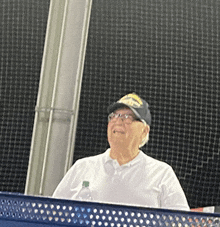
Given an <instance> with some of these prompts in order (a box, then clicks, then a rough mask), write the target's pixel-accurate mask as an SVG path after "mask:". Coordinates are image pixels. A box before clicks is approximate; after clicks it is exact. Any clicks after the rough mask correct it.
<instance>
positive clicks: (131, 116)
mask: <svg viewBox="0 0 220 227" xmlns="http://www.w3.org/2000/svg"><path fill="white" fill-rule="evenodd" d="M111 116H114V117H113V118H112V119H111ZM118 118H120V119H121V120H122V122H124V123H125V124H131V123H132V122H133V121H140V122H142V120H141V119H139V118H137V117H136V118H135V117H134V116H133V115H131V114H121V113H114V112H112V113H110V114H109V115H108V122H110V121H112V120H113V119H115V121H116V120H117V119H118ZM127 119H130V120H131V122H126V120H127Z"/></svg>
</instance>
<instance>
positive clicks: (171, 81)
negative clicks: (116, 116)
mask: <svg viewBox="0 0 220 227" xmlns="http://www.w3.org/2000/svg"><path fill="white" fill-rule="evenodd" d="M219 14H220V2H219V1H216V0H202V1H195V0H191V1H182V0H172V1H160V0H139V1H136V0H128V1H124V0H111V1H102V0H94V1H93V6H92V12H91V20H90V29H89V37H88V44H87V53H86V59H85V68H84V75H83V83H82V91H81V99H80V110H79V119H78V127H77V134H76V144H75V152H74V162H75V161H76V160H77V159H79V158H82V157H85V156H91V155H96V154H99V153H102V152H104V151H105V149H106V148H107V147H108V143H107V134H106V131H107V110H106V109H107V106H108V105H109V104H111V103H112V102H114V101H116V100H118V99H119V98H121V97H122V96H124V95H125V94H127V93H130V92H136V93H137V94H139V95H140V96H141V97H143V98H144V99H146V100H147V101H148V102H149V104H150V109H151V113H152V117H153V122H152V126H151V131H150V141H149V143H148V144H147V145H146V146H145V147H144V148H143V151H144V152H145V153H146V154H148V155H150V156H152V157H154V158H157V159H159V160H162V161H165V162H167V163H169V164H170V165H171V166H172V167H173V169H174V171H175V172H176V174H177V176H178V178H179V180H180V183H181V185H182V187H183V189H184V191H185V194H186V196H187V199H188V202H189V204H190V206H191V207H201V206H210V205H212V206H214V205H219V204H220V180H219V179H220V157H219V152H220V148H219V147H220V142H219V137H220V127H219V126H220V115H219V100H220V78H219V55H220V46H219V44H220V42H219V34H220V30H219V24H220V18H219Z"/></svg>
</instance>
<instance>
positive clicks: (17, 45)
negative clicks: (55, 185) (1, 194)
mask: <svg viewBox="0 0 220 227" xmlns="http://www.w3.org/2000/svg"><path fill="white" fill-rule="evenodd" d="M49 2H50V1H49V0H38V1H35V0H10V1H8V0H0V5H1V7H0V22H1V33H0V55H1V61H0V62H1V65H0V191H11V192H21V193H23V192H24V188H25V181H26V175H27V168H28V160H29V152H30V144H31V137H32V129H33V123H34V114H35V112H34V110H35V103H36V99H37V92H38V83H39V79H40V69H41V61H42V56H43V46H44V38H45V32H46V24H47V16H48V11H49Z"/></svg>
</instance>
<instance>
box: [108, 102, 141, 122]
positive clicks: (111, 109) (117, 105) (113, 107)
mask: <svg viewBox="0 0 220 227" xmlns="http://www.w3.org/2000/svg"><path fill="white" fill-rule="evenodd" d="M125 107H127V108H129V109H130V110H131V111H132V112H133V113H134V114H135V116H136V117H137V118H138V119H141V117H140V115H139V114H138V112H137V111H136V110H135V109H134V108H132V107H131V106H129V105H126V104H124V103H119V102H116V103H113V104H112V105H111V106H109V107H108V113H109V114H110V113H112V112H114V111H115V110H117V109H121V108H125Z"/></svg>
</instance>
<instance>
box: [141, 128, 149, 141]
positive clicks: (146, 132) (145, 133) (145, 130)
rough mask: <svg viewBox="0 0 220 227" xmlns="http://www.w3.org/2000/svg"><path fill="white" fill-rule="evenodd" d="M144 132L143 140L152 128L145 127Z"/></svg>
mask: <svg viewBox="0 0 220 227" xmlns="http://www.w3.org/2000/svg"><path fill="white" fill-rule="evenodd" d="M142 132H143V137H142V138H145V137H146V136H147V134H149V133H150V126H149V125H145V126H144V128H143V131H142Z"/></svg>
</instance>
